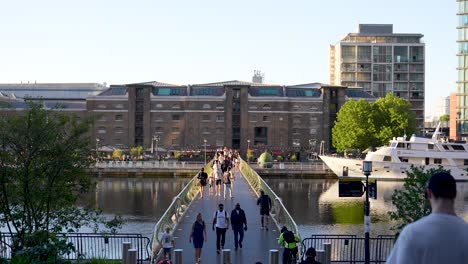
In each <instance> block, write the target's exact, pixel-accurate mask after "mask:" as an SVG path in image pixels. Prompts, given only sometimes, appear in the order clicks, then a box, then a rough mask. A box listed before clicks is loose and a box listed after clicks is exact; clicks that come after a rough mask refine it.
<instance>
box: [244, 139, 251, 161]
mask: <svg viewBox="0 0 468 264" xmlns="http://www.w3.org/2000/svg"><path fill="white" fill-rule="evenodd" d="M249 150H250V139H247V153H246V155H245V156H247V162H249Z"/></svg>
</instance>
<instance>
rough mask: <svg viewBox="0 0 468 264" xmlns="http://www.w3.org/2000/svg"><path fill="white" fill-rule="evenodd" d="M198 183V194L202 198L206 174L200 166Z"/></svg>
mask: <svg viewBox="0 0 468 264" xmlns="http://www.w3.org/2000/svg"><path fill="white" fill-rule="evenodd" d="M197 178H198V184H199V185H200V196H201V198H203V193H204V192H205V186H206V183H207V179H208V174H206V172H205V169H204V168H201V170H200V172H199V173H198V176H197Z"/></svg>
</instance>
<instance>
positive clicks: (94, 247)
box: [0, 233, 150, 263]
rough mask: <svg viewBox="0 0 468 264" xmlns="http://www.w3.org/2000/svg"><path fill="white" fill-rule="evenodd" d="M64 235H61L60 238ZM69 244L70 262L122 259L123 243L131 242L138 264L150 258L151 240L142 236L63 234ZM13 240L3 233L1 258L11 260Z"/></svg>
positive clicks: (0, 245) (66, 257)
mask: <svg viewBox="0 0 468 264" xmlns="http://www.w3.org/2000/svg"><path fill="white" fill-rule="evenodd" d="M60 235H62V234H59V235H58V236H60ZM63 235H64V238H66V240H67V242H71V243H73V245H74V246H75V249H76V250H75V252H72V253H71V254H69V255H65V256H63V257H64V258H65V259H68V260H78V259H115V260H119V259H120V260H121V259H122V243H123V242H131V243H132V248H135V249H137V252H138V262H139V263H142V262H143V260H147V259H149V258H150V253H149V251H148V249H149V243H150V240H149V238H147V237H144V236H142V235H141V234H115V235H111V234H109V235H107V234H94V233H68V234H63ZM11 241H12V238H11V235H10V234H9V233H2V234H1V239H0V242H1V244H0V257H2V258H6V259H10V258H11V248H10V246H9V245H12V242H11Z"/></svg>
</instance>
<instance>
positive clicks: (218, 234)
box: [216, 227, 226, 250]
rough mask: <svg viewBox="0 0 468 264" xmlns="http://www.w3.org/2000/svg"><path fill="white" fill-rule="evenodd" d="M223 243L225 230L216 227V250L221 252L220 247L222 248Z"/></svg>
mask: <svg viewBox="0 0 468 264" xmlns="http://www.w3.org/2000/svg"><path fill="white" fill-rule="evenodd" d="M220 242H221V243H220ZM224 242H226V228H219V227H217V228H216V249H217V250H221V247H223V248H224Z"/></svg>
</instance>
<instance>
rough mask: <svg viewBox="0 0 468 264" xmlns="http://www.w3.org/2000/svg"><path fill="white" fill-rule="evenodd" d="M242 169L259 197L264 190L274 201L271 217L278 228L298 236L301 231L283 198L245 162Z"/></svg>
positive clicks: (242, 163)
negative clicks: (284, 228) (285, 227)
mask: <svg viewBox="0 0 468 264" xmlns="http://www.w3.org/2000/svg"><path fill="white" fill-rule="evenodd" d="M240 169H241V172H242V174H243V175H244V177H245V179H246V180H247V182H248V183H249V185H250V187H252V189H253V191H254V192H255V194H256V195H257V196H260V190H263V191H264V192H265V194H267V195H268V196H270V199H271V200H272V209H271V212H270V215H271V217H272V218H273V220H274V221H275V223H276V226H277V228H278V229H280V228H281V227H282V226H287V227H288V229H289V230H291V231H293V232H294V233H296V234H298V233H299V230H298V228H297V224H296V222H295V221H294V219H293V218H292V217H291V214H289V212H288V209H286V206H284V204H283V201H282V200H281V198H280V197H278V195H276V193H275V192H274V191H273V190H272V189H271V188H270V186H268V184H267V183H266V182H265V181H264V180H263V179H262V177H260V176H259V175H258V174H257V172H255V170H253V169H252V167H250V166H249V165H248V164H247V163H246V162H245V161H244V160H241V166H240Z"/></svg>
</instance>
